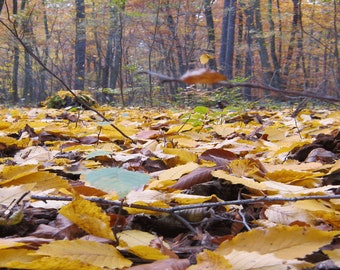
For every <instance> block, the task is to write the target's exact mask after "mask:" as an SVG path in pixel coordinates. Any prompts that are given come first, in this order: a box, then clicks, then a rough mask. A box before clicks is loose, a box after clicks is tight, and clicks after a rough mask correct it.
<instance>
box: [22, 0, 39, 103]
mask: <svg viewBox="0 0 340 270" xmlns="http://www.w3.org/2000/svg"><path fill="white" fill-rule="evenodd" d="M27 3H28V0H23V1H22V2H21V7H20V10H21V11H24V10H25V8H26V4H27ZM29 20H30V18H27V17H24V18H23V20H22V29H23V33H24V38H23V39H24V42H25V43H26V46H27V49H28V50H30V51H33V49H32V36H33V30H32V26H31V25H30V21H29ZM24 60H25V77H24V85H23V87H24V91H23V98H24V99H25V103H26V104H32V102H34V101H36V95H35V93H34V86H33V84H34V79H33V68H32V60H31V56H30V54H29V53H28V52H27V50H25V56H24Z"/></svg>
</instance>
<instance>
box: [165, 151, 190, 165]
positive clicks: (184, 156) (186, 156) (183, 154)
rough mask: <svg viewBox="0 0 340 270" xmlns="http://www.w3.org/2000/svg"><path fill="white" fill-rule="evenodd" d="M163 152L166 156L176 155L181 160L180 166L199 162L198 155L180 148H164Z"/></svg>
mask: <svg viewBox="0 0 340 270" xmlns="http://www.w3.org/2000/svg"><path fill="white" fill-rule="evenodd" d="M163 152H164V153H165V154H170V155H176V156H177V157H178V159H179V164H186V163H188V162H196V161H197V155H196V154H195V153H193V152H192V151H188V150H184V149H178V148H163Z"/></svg>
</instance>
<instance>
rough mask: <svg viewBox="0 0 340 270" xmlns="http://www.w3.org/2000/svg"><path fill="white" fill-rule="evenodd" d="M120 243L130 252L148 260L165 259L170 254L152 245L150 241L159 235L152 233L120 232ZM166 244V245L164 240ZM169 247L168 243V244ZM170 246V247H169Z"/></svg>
mask: <svg viewBox="0 0 340 270" xmlns="http://www.w3.org/2000/svg"><path fill="white" fill-rule="evenodd" d="M118 238H119V244H120V246H121V247H122V248H126V249H127V250H128V251H129V252H131V253H133V254H135V255H136V256H138V257H140V258H142V259H146V260H164V259H167V258H169V256H167V255H164V254H163V253H162V252H161V251H160V250H159V249H156V248H153V247H150V246H149V245H150V243H151V242H152V241H153V240H155V239H156V238H157V237H156V236H155V235H153V234H151V233H148V232H143V231H138V230H127V231H123V232H121V233H118ZM163 244H164V245H166V244H165V243H164V242H163ZM166 246H167V247H168V245H166ZM168 248H169V247H168Z"/></svg>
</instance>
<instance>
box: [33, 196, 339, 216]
mask: <svg viewBox="0 0 340 270" xmlns="http://www.w3.org/2000/svg"><path fill="white" fill-rule="evenodd" d="M31 199H33V200H40V201H72V200H73V198H72V197H60V196H39V195H32V196H31ZM331 199H340V195H316V196H301V197H292V198H283V197H267V196H264V197H258V198H253V199H245V200H233V201H223V202H214V203H199V204H190V205H181V206H174V207H169V208H161V207H153V206H146V205H139V204H127V203H123V204H122V202H121V201H111V200H106V199H102V198H86V200H88V201H91V202H95V203H99V204H103V205H114V206H121V205H122V206H123V207H128V208H135V209H143V210H149V211H155V212H160V213H168V214H171V213H174V212H177V211H182V210H187V209H196V208H204V207H217V206H223V205H232V204H236V205H244V204H253V203H259V202H268V203H274V202H296V201H306V200H331Z"/></svg>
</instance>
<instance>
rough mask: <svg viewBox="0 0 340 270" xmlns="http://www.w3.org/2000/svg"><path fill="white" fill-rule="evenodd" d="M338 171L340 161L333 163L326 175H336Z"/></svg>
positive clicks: (339, 169)
mask: <svg viewBox="0 0 340 270" xmlns="http://www.w3.org/2000/svg"><path fill="white" fill-rule="evenodd" d="M339 171H340V159H338V160H337V161H335V163H334V164H333V166H332V168H331V169H330V170H329V172H328V174H332V173H337V172H339Z"/></svg>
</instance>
